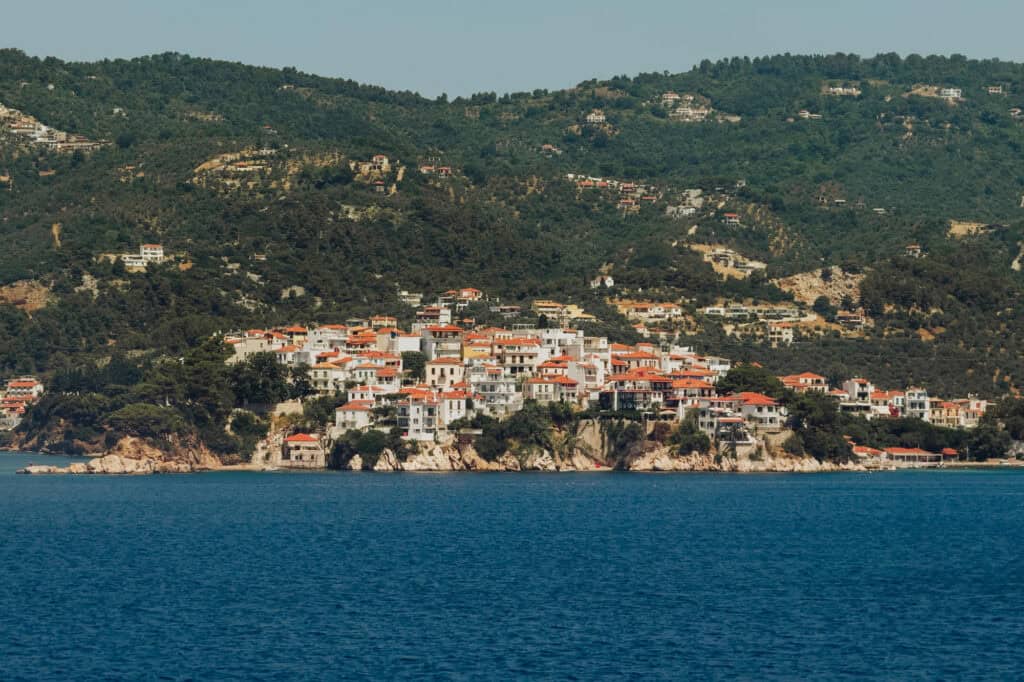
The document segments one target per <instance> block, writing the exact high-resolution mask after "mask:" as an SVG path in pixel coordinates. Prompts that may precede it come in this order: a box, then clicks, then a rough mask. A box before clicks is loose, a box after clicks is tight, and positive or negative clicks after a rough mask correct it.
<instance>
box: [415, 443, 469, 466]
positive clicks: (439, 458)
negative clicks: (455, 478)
mask: <svg viewBox="0 0 1024 682" xmlns="http://www.w3.org/2000/svg"><path fill="white" fill-rule="evenodd" d="M401 468H402V471H455V470H459V469H464V468H465V464H464V462H463V461H462V457H461V455H460V454H459V451H458V450H455V449H454V448H447V449H446V448H442V447H441V446H440V445H435V446H433V447H431V448H423V449H420V451H419V452H417V453H415V454H414V455H412V456H411V457H409V459H407V460H405V461H404V462H402V465H401Z"/></svg>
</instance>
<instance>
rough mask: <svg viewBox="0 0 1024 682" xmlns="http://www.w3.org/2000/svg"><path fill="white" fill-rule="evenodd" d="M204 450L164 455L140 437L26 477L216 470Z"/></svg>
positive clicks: (181, 450)
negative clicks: (65, 464)
mask: <svg viewBox="0 0 1024 682" xmlns="http://www.w3.org/2000/svg"><path fill="white" fill-rule="evenodd" d="M220 466H221V464H220V461H219V460H218V459H217V457H216V456H214V454H213V453H211V452H210V451H209V450H207V449H206V448H202V447H193V446H181V447H176V448H174V450H173V451H172V452H164V451H163V450H160V449H158V448H155V447H153V446H152V445H150V444H149V443H146V442H145V441H144V440H142V439H140V438H132V437H125V438H122V439H121V440H120V441H118V443H117V444H116V445H115V446H114V447H113V448H112V449H111V450H110V451H109V452H108V453H107V454H105V455H103V456H102V457H96V458H94V459H91V460H89V461H88V462H74V463H72V464H69V465H68V466H66V467H56V466H45V465H44V466H36V465H33V466H28V467H25V468H24V469H22V470H21V472H22V473H26V474H181V473H189V472H192V471H204V470H209V469H218V468H220Z"/></svg>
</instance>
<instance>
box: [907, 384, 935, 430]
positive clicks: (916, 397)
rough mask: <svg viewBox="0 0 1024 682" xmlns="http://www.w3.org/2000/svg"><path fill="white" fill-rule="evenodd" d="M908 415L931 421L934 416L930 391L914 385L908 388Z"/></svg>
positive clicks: (912, 417)
mask: <svg viewBox="0 0 1024 682" xmlns="http://www.w3.org/2000/svg"><path fill="white" fill-rule="evenodd" d="M906 401H907V408H906V416H907V417H910V418H911V419H920V420H922V421H926V422H930V421H931V418H932V412H931V401H930V400H929V399H928V391H927V390H925V389H923V388H918V387H916V386H913V387H911V388H908V389H907V390H906Z"/></svg>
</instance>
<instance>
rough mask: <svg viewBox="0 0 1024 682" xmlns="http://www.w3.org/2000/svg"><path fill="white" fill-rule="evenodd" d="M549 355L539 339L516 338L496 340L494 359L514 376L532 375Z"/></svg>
mask: <svg viewBox="0 0 1024 682" xmlns="http://www.w3.org/2000/svg"><path fill="white" fill-rule="evenodd" d="M548 355H549V353H548V351H547V350H546V349H544V347H543V346H542V345H541V342H540V339H537V338H530V337H515V338H508V339H495V340H494V359H495V360H496V361H497V363H498V364H499V365H500V366H501V367H502V368H504V370H505V371H506V372H508V373H509V374H511V375H512V376H516V375H519V374H526V375H532V374H533V373H534V370H536V368H537V366H538V365H539V364H540V363H542V362H544V360H546V359H547V357H548Z"/></svg>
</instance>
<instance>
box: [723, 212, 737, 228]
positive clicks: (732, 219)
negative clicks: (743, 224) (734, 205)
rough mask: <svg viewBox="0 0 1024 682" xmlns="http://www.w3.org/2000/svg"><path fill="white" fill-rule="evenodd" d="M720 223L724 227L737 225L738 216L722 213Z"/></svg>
mask: <svg viewBox="0 0 1024 682" xmlns="http://www.w3.org/2000/svg"><path fill="white" fill-rule="evenodd" d="M722 223H723V224H725V225H739V224H740V216H739V214H738V213H723V214H722Z"/></svg>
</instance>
